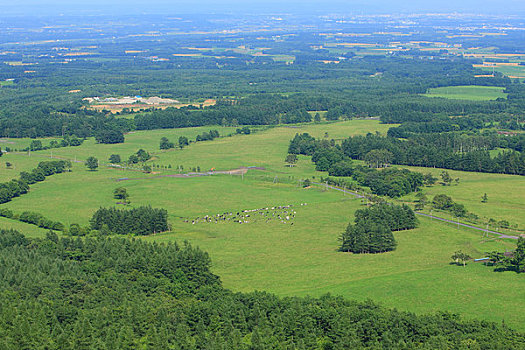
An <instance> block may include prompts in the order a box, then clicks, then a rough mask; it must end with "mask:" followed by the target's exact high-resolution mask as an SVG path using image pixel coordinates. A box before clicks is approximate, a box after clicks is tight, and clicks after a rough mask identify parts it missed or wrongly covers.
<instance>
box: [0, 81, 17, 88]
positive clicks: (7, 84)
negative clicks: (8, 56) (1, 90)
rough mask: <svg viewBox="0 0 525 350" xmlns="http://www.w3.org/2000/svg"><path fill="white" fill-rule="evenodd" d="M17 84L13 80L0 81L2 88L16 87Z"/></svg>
mask: <svg viewBox="0 0 525 350" xmlns="http://www.w3.org/2000/svg"><path fill="white" fill-rule="evenodd" d="M14 84H15V82H14V81H12V80H4V81H0V87H2V86H10V85H14Z"/></svg>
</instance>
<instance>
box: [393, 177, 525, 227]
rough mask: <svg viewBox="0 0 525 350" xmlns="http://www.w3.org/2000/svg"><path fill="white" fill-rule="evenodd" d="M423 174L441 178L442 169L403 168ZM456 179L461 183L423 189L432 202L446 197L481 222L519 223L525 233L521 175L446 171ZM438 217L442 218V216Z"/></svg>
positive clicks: (523, 189) (411, 198) (523, 194)
mask: <svg viewBox="0 0 525 350" xmlns="http://www.w3.org/2000/svg"><path fill="white" fill-rule="evenodd" d="M403 168H407V169H410V170H414V171H419V172H422V173H431V174H432V175H433V176H434V177H436V178H438V179H440V176H439V174H440V173H441V172H442V171H443V170H442V169H434V168H420V167H403ZM447 171H448V173H449V174H450V176H451V177H452V178H454V179H456V178H459V179H460V180H459V184H457V185H456V184H452V185H451V186H443V185H440V184H436V185H435V186H430V187H425V188H423V193H425V194H426V195H427V197H428V199H429V200H432V197H434V196H435V195H436V194H446V195H448V196H451V197H452V199H453V200H454V201H457V202H458V203H461V204H464V205H465V207H466V208H467V210H468V211H470V212H473V213H474V214H476V215H478V216H479V217H480V218H482V219H489V218H493V219H495V220H497V221H500V220H507V221H509V222H510V223H511V224H517V225H518V227H519V228H520V229H521V230H525V216H524V215H523V213H525V201H524V200H523V198H525V186H524V183H525V180H524V179H523V177H521V176H516V175H504V174H487V173H475V172H466V171H455V170H447ZM485 193H486V194H487V196H488V201H487V202H486V203H483V202H482V201H481V199H482V196H483V195H484V194H485ZM402 199H403V200H409V201H414V200H415V195H414V194H411V195H409V196H406V197H404V198H402ZM438 216H443V213H440V214H439V215H438Z"/></svg>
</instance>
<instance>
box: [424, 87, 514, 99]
mask: <svg viewBox="0 0 525 350" xmlns="http://www.w3.org/2000/svg"><path fill="white" fill-rule="evenodd" d="M503 90H504V89H503V88H501V87H498V86H475V85H470V86H447V87H439V88H433V89H429V90H428V91H427V93H426V94H425V95H424V96H428V97H442V98H448V99H455V100H472V101H490V100H495V99H497V98H507V94H506V93H504V92H503Z"/></svg>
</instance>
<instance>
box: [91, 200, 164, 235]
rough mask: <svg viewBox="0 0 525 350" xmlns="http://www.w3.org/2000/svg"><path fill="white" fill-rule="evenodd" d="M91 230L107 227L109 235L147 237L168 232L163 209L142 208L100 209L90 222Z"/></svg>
mask: <svg viewBox="0 0 525 350" xmlns="http://www.w3.org/2000/svg"><path fill="white" fill-rule="evenodd" d="M90 223H91V229H93V230H100V229H102V228H103V227H104V229H105V228H106V227H107V229H109V231H110V232H111V233H114V234H119V235H126V234H134V235H149V234H152V233H158V232H164V231H168V212H167V211H166V210H165V209H157V208H152V207H150V206H147V207H146V206H142V207H138V208H133V209H130V210H125V209H116V208H100V209H98V210H97V211H96V212H95V213H94V214H93V217H92V218H91V220H90Z"/></svg>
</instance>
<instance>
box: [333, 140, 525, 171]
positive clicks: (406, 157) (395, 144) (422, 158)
mask: <svg viewBox="0 0 525 350" xmlns="http://www.w3.org/2000/svg"><path fill="white" fill-rule="evenodd" d="M491 148H493V146H491V143H490V138H485V137H483V136H477V135H475V136H466V135H456V134H418V135H417V136H413V137H410V138H408V139H405V140H400V139H397V138H394V137H388V136H386V137H383V136H380V135H373V134H368V135H366V136H354V137H349V138H348V139H346V140H344V141H343V143H342V145H341V150H342V151H343V154H344V155H345V156H347V157H350V158H352V159H361V160H364V159H365V157H366V156H367V154H368V153H369V152H371V151H373V150H378V149H386V150H388V151H389V152H390V153H391V154H392V157H391V162H392V164H402V165H412V166H423V167H438V168H445V169H453V170H464V171H476V172H487V173H503V174H512V175H525V153H523V152H518V151H513V150H506V151H505V150H504V151H502V152H500V153H498V154H497V155H496V156H494V157H492V156H491V155H490V153H489V149H491Z"/></svg>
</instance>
